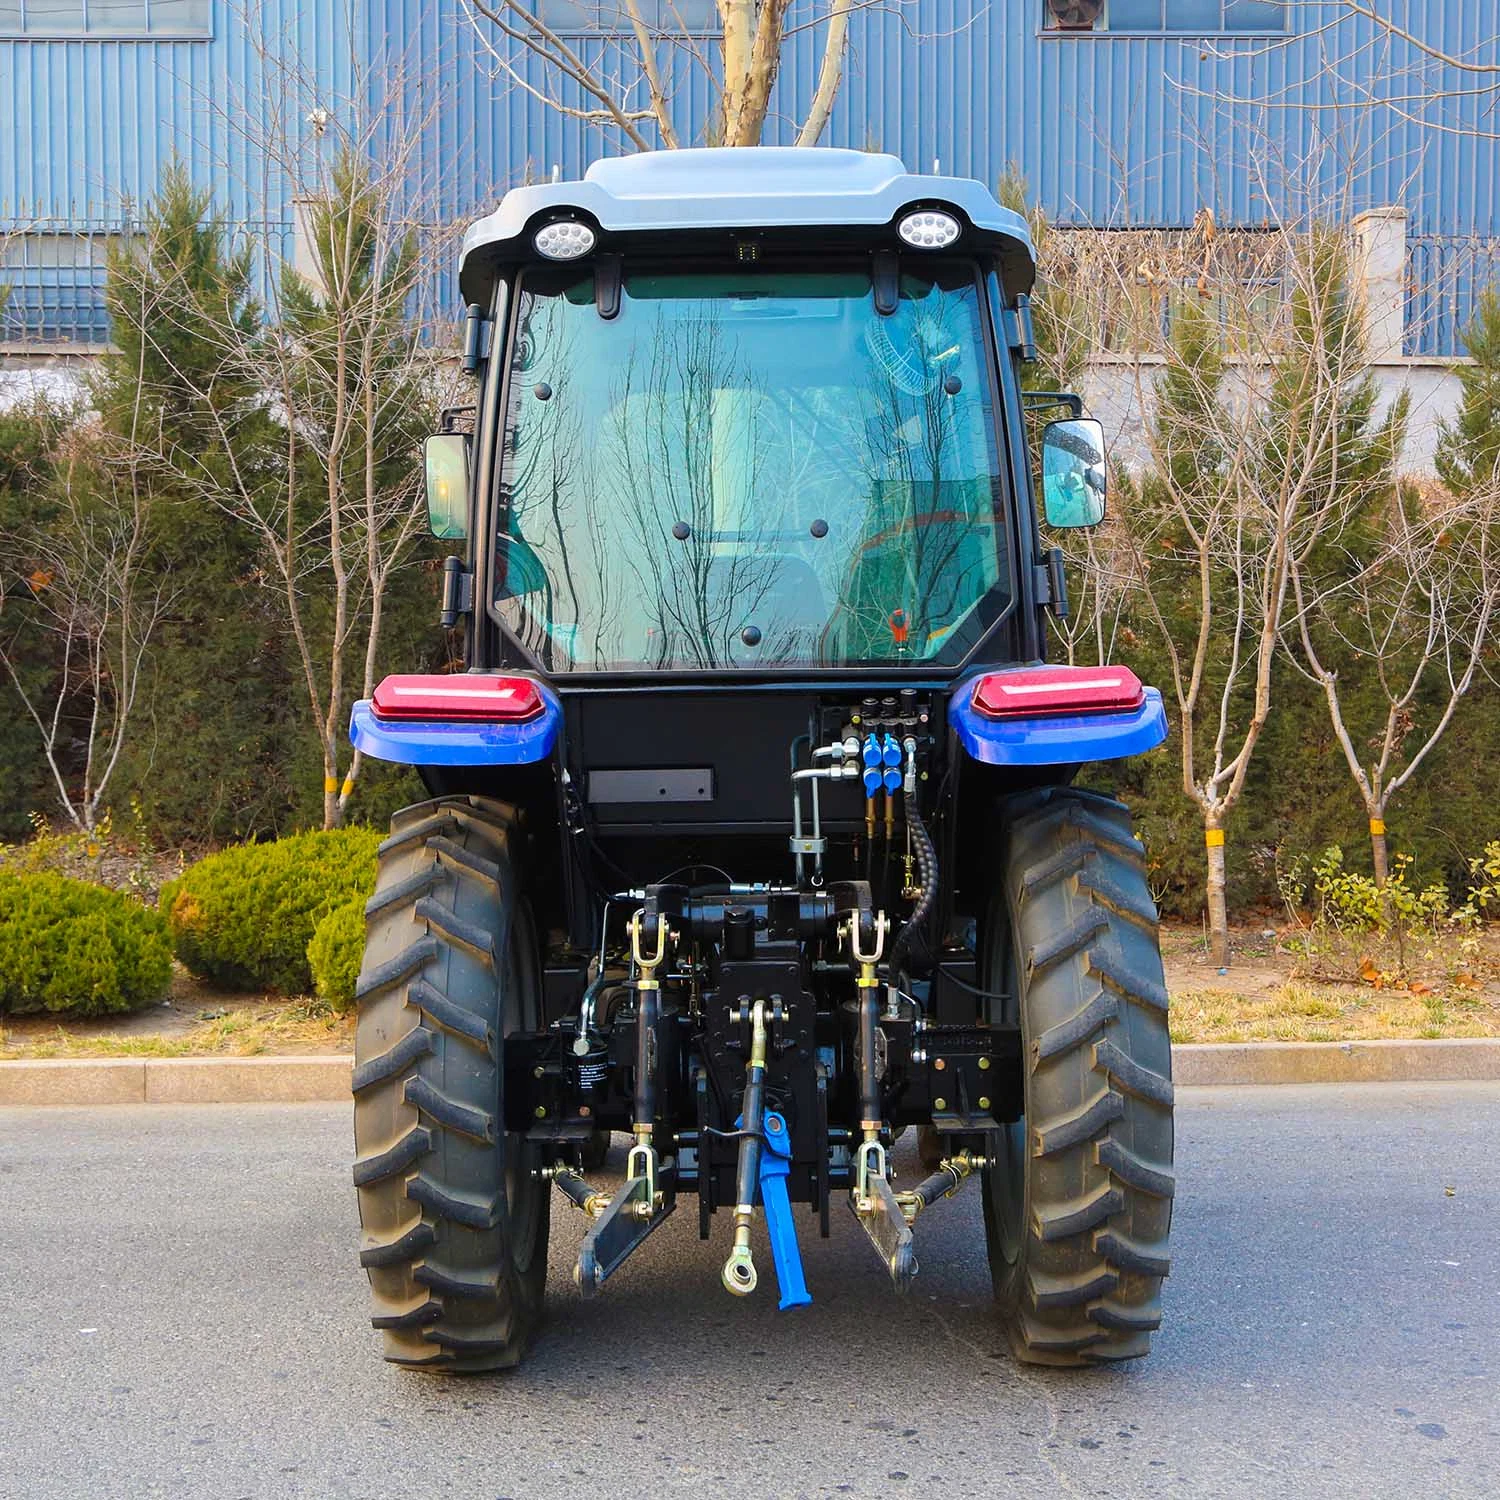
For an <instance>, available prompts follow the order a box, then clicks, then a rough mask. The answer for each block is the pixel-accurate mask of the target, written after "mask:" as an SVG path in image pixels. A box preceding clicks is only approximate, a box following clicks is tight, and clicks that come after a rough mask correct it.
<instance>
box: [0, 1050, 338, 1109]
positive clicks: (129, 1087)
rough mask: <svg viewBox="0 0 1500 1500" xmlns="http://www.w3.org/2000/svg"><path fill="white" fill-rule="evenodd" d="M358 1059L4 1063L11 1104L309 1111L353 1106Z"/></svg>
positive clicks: (0, 1083)
mask: <svg viewBox="0 0 1500 1500" xmlns="http://www.w3.org/2000/svg"><path fill="white" fill-rule="evenodd" d="M352 1066H353V1059H352V1058H350V1057H347V1056H344V1055H341V1054H337V1053H335V1054H331V1055H322V1056H318V1057H147V1058H136V1057H120V1058H114V1057H109V1058H91V1057H84V1058H71V1057H70V1058H41V1059H37V1060H35V1061H29V1062H4V1063H0V1105H6V1104H310V1103H328V1102H332V1101H336V1100H347V1099H348V1098H349V1070H350V1068H351V1067H352Z"/></svg>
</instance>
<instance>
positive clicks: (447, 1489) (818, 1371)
mask: <svg viewBox="0 0 1500 1500" xmlns="http://www.w3.org/2000/svg"><path fill="white" fill-rule="evenodd" d="M616 1139H617V1140H618V1139H619V1138H618V1137H617V1138H616ZM1497 1140H1500V1085H1489V1084H1447V1085H1437V1086H1424V1085H1405V1086H1394V1087H1380V1086H1375V1085H1369V1084H1365V1085H1358V1086H1355V1087H1352V1088H1347V1089H1343V1090H1335V1089H1323V1088H1277V1089H1248V1088H1240V1089H1223V1090H1184V1091H1183V1093H1182V1095H1181V1098H1180V1108H1179V1164H1180V1168H1181V1177H1180V1182H1181V1185H1182V1186H1181V1189H1180V1193H1179V1197H1178V1199H1177V1220H1176V1224H1175V1226H1174V1229H1175V1233H1174V1245H1173V1250H1174V1271H1173V1275H1172V1278H1171V1281H1170V1282H1169V1283H1168V1292H1169V1295H1168V1298H1167V1323H1166V1326H1165V1327H1164V1329H1163V1331H1162V1333H1161V1334H1160V1335H1159V1336H1158V1343H1157V1346H1156V1349H1155V1351H1154V1353H1153V1354H1152V1355H1151V1357H1150V1358H1149V1359H1148V1360H1145V1361H1137V1362H1135V1363H1133V1364H1131V1365H1128V1366H1125V1367H1123V1368H1120V1369H1114V1370H1111V1369H1104V1370H1097V1371H1089V1372H1084V1373H1071V1372H1060V1373H1059V1372H1038V1371H1034V1370H1026V1369H1022V1368H1020V1367H1018V1366H1017V1365H1016V1364H1015V1363H1014V1362H1013V1361H1012V1360H1011V1358H1010V1357H1009V1355H1008V1354H1007V1353H1006V1352H1005V1350H1004V1348H1003V1346H1002V1344H1001V1341H1000V1340H999V1338H998V1337H997V1332H996V1328H995V1324H994V1321H993V1318H992V1315H991V1313H990V1311H989V1308H988V1305H987V1302H988V1285H987V1273H986V1270H985V1266H984V1251H983V1235H982V1231H981V1228H980V1223H979V1213H978V1209H979V1204H978V1198H977V1192H976V1193H975V1195H974V1196H973V1197H963V1198H959V1199H956V1200H954V1201H952V1202H950V1203H946V1204H942V1205H939V1207H938V1208H936V1209H934V1210H933V1211H932V1212H931V1213H930V1214H928V1215H927V1216H925V1217H924V1218H923V1219H922V1220H921V1222H920V1223H919V1224H918V1226H917V1229H918V1236H919V1242H918V1243H919V1251H920V1254H921V1262H922V1272H921V1275H920V1276H919V1278H918V1280H917V1285H916V1289H915V1291H914V1293H913V1295H912V1296H911V1297H910V1298H908V1299H906V1300H898V1299H897V1298H896V1297H895V1296H894V1295H893V1294H892V1292H891V1291H890V1289H889V1284H888V1282H887V1280H886V1278H885V1275H884V1272H883V1271H882V1270H881V1269H880V1267H879V1266H878V1265H877V1263H876V1261H875V1259H874V1256H873V1252H871V1251H870V1249H869V1248H868V1246H867V1245H866V1243H865V1242H864V1240H863V1237H862V1235H860V1234H859V1232H858V1230H857V1228H856V1226H855V1225H854V1223H853V1221H852V1220H851V1219H849V1218H848V1216H847V1214H845V1213H843V1212H842V1211H840V1212H839V1213H838V1214H837V1215H836V1218H835V1231H834V1237H833V1239H832V1240H831V1241H828V1242H826V1243H825V1242H820V1241H819V1240H817V1239H816V1238H815V1237H806V1236H805V1238H804V1245H805V1250H806V1260H807V1274H808V1281H809V1284H810V1285H811V1288H812V1290H813V1294H814V1296H815V1298H816V1302H815V1305H814V1306H813V1307H812V1308H809V1309H807V1310H805V1311H804V1312H801V1313H797V1314H778V1313H777V1312H776V1311H775V1304H774V1298H773V1297H772V1296H771V1295H770V1292H769V1288H770V1285H771V1277H770V1276H769V1274H766V1275H765V1278H764V1281H763V1285H762V1291H761V1292H760V1293H759V1294H757V1296H756V1297H754V1298H753V1299H750V1300H748V1301H735V1300H732V1299H730V1298H729V1297H728V1296H727V1295H726V1294H725V1293H724V1292H723V1291H721V1289H720V1287H719V1266H720V1264H721V1262H722V1259H723V1256H724V1254H725V1250H726V1248H727V1245H728V1241H729V1226H728V1222H727V1220H725V1222H724V1223H723V1224H722V1225H720V1226H718V1227H719V1229H720V1230H721V1233H720V1234H719V1236H718V1238H717V1239H716V1240H715V1241H714V1242H712V1243H711V1244H708V1245H704V1244H700V1243H699V1241H698V1239H697V1233H696V1214H695V1213H693V1212H692V1211H691V1209H692V1204H691V1201H689V1204H688V1211H687V1212H684V1211H682V1210H679V1213H678V1215H677V1218H676V1219H675V1220H674V1221H673V1222H671V1223H669V1224H668V1225H667V1226H665V1227H664V1228H663V1229H662V1230H661V1231H660V1232H659V1233H658V1234H657V1235H656V1236H655V1237H654V1238H653V1239H652V1240H651V1241H649V1242H648V1243H647V1245H646V1246H645V1247H644V1248H643V1249H642V1251H641V1252H640V1253H639V1255H638V1257H637V1258H636V1260H635V1261H633V1262H632V1263H631V1264H630V1265H628V1266H627V1267H625V1268H624V1269H623V1270H622V1271H621V1272H620V1273H619V1274H618V1275H617V1276H616V1278H615V1279H614V1280H613V1281H612V1282H611V1283H610V1285H609V1287H608V1288H607V1289H606V1293H605V1295H604V1297H603V1298H602V1299H601V1300H599V1301H596V1302H593V1303H590V1304H583V1303H581V1302H580V1301H579V1300H578V1297H577V1295H576V1293H575V1292H574V1290H573V1287H572V1282H571V1279H570V1277H569V1275H568V1271H569V1267H570V1265H571V1257H572V1254H573V1248H574V1246H575V1245H576V1239H577V1233H578V1229H579V1226H580V1225H581V1223H582V1220H581V1219H580V1218H578V1217H577V1216H575V1215H573V1214H572V1213H571V1212H566V1213H565V1211H564V1210H563V1209H561V1208H559V1209H558V1210H557V1213H556V1216H555V1219H554V1251H553V1286H554V1291H553V1293H552V1308H551V1321H550V1324H549V1326H548V1328H547V1329H546V1331H545V1333H544V1335H543V1339H542V1342H541V1344H540V1347H539V1348H538V1350H537V1351H536V1353H535V1354H534V1356H533V1358H532V1359H531V1361H530V1362H529V1363H528V1364H527V1365H526V1366H524V1367H523V1369H522V1370H521V1371H520V1372H519V1373H513V1374H509V1375H505V1376H498V1377H482V1378H477V1379H466V1380H465V1379H454V1378H451V1377H448V1378H441V1377H440V1378H433V1377H431V1376H422V1375H419V1374H414V1373H410V1372H406V1371H402V1370H399V1369H397V1368H395V1367H392V1366H388V1365H385V1364H384V1363H383V1362H382V1361H381V1360H380V1358H379V1355H378V1351H377V1336H376V1335H374V1334H372V1333H371V1332H370V1331H369V1329H368V1327H367V1325H366V1322H365V1317H366V1308H365V1286H364V1277H363V1273H362V1272H361V1271H360V1270H359V1269H358V1266H357V1264H356V1263H355V1259H354V1249H355V1245H356V1228H355V1224H356V1221H355V1211H354V1194H353V1190H352V1188H351V1187H350V1186H349V1157H350V1126H349V1111H348V1109H346V1108H339V1107H330V1106H324V1105H306V1106H270V1105H267V1106H255V1107H244V1108H241V1107H202V1108H167V1107H132V1108H122V1109H91V1110H61V1109H54V1110H0V1350H3V1354H4V1360H3V1375H0V1379H3V1381H4V1390H3V1394H0V1496H4V1497H6V1500H9V1497H27V1500H30V1497H38V1496H40V1497H52V1496H60V1497H74V1496H79V1497H83V1496H87V1497H90V1500H94V1497H98V1500H125V1497H135V1496H157V1495H162V1496H194V1497H199V1496H202V1497H213V1500H236V1497H240V1496H244V1497H254V1500H279V1497H283V1496H287V1497H290V1496H312V1497H319V1500H322V1497H334V1496H361V1497H364V1496H369V1497H375V1496H400V1497H429V1496H430V1497H438V1496H442V1497H451V1500H471V1497H474V1500H497V1497H501V1496H506V1497H514V1500H532V1497H543V1496H569V1497H577V1500H588V1497H594V1496H603V1497H630V1496H647V1495H650V1496H657V1495H677V1494H682V1495H694V1494H699V1495H708V1496H712V1497H714V1500H730V1497H733V1500H746V1497H761V1496H766V1497H769V1496H802V1495H809V1496H812V1495H827V1494H837V1495H851V1496H875V1495H879V1496H883V1497H892V1496H905V1495H919V1494H920V1495H942V1496H945V1497H949V1496H970V1495H974V1496H980V1495H983V1496H1007V1495H1017V1496H1051V1495H1087V1496H1095V1495H1099V1496H1103V1495H1109V1496H1147V1495H1151V1496H1156V1495H1161V1496H1189V1495H1190V1496H1212V1497H1230V1496H1240V1495H1245V1496H1256V1497H1269V1496H1276V1497H1285V1496H1303V1495H1307V1496H1314V1495H1316V1496H1319V1497H1344V1496H1352V1497H1364V1496H1370V1497H1377V1496H1401V1497H1403V1500H1409V1497H1413V1496H1420V1497H1422V1500H1429V1497H1448V1496H1485V1497H1490V1496H1493V1495H1495V1494H1496V1493H1497V1492H1500V1399H1497V1398H1500V1257H1497V1249H1500V1154H1497V1151H1496V1142H1497ZM622 1155H623V1153H621V1152H619V1151H618V1150H617V1151H616V1153H615V1156H614V1158H613V1159H612V1163H611V1164H612V1166H615V1167H618V1166H619V1165H621V1158H622ZM905 1165H906V1166H907V1167H908V1169H911V1168H912V1167H913V1166H914V1163H913V1162H912V1161H910V1160H908V1161H907V1162H906V1163H905ZM799 1222H800V1223H803V1224H804V1225H805V1223H806V1221H805V1220H799ZM762 1254H763V1252H762ZM766 1271H767V1273H768V1272H769V1264H768V1263H767V1265H766Z"/></svg>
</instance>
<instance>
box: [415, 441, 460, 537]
mask: <svg viewBox="0 0 1500 1500" xmlns="http://www.w3.org/2000/svg"><path fill="white" fill-rule="evenodd" d="M422 456H423V459H424V460H425V463H426V469H427V529H428V530H429V531H431V532H432V534H433V536H437V537H444V538H446V539H448V540H452V541H461V540H462V539H463V538H464V537H465V536H467V535H468V531H469V436H468V434H467V433H464V432H440V433H438V434H436V435H435V436H433V437H430V438H428V439H427V442H426V443H425V444H424V445H423V449H422Z"/></svg>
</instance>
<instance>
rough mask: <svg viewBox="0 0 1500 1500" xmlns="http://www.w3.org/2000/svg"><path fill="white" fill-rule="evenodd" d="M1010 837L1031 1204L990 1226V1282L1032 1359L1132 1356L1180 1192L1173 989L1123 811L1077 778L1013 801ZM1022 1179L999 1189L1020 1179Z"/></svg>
mask: <svg viewBox="0 0 1500 1500" xmlns="http://www.w3.org/2000/svg"><path fill="white" fill-rule="evenodd" d="M1004 836H1005V845H1006V847H1005V858H1004V868H1005V872H1006V873H1005V892H1004V902H1005V904H1004V906H1003V907H1002V908H1001V910H1002V911H1008V920H1009V923H1010V939H1009V941H1010V943H1011V945H1012V951H1013V952H1014V953H1015V954H1016V955H1017V959H1016V966H1017V968H1018V969H1019V970H1020V973H1019V975H1018V983H1019V985H1020V988H1021V991H1022V994H1021V1010H1022V1015H1021V1020H1022V1031H1023V1041H1024V1043H1025V1045H1024V1046H1023V1049H1022V1062H1021V1066H1022V1068H1023V1069H1024V1070H1025V1080H1026V1089H1027V1092H1026V1139H1025V1149H1024V1151H1022V1152H1021V1156H1020V1163H1021V1166H1020V1169H1021V1170H1023V1171H1024V1173H1025V1174H1026V1180H1025V1195H1026V1197H1025V1201H1026V1203H1027V1205H1028V1211H1027V1213H1026V1214H1025V1215H1024V1216H1023V1218H1022V1219H1021V1220H1020V1229H1019V1235H1020V1238H1019V1241H1016V1242H1012V1248H1011V1249H1001V1248H999V1246H998V1241H997V1240H995V1239H992V1242H991V1261H992V1265H994V1266H995V1280H996V1293H997V1296H998V1297H999V1300H1000V1302H1001V1305H1002V1309H1003V1311H1004V1315H1005V1318H1006V1324H1007V1328H1008V1331H1009V1334H1010V1340H1011V1344H1012V1347H1013V1348H1014V1349H1015V1350H1016V1352H1017V1354H1018V1355H1019V1356H1020V1357H1021V1358H1022V1359H1024V1360H1028V1361H1033V1362H1037V1363H1042V1364H1054V1365H1085V1364H1090V1363H1094V1362H1096V1361H1097V1362H1108V1361H1114V1360H1118V1359H1129V1358H1135V1357H1137V1356H1139V1355H1142V1354H1145V1353H1146V1352H1147V1351H1148V1349H1149V1346H1150V1334H1151V1332H1152V1331H1153V1330H1154V1329H1156V1328H1157V1327H1158V1326H1159V1324H1160V1322H1161V1283H1162V1278H1163V1277H1165V1276H1166V1275H1167V1273H1168V1271H1169V1269H1170V1259H1169V1256H1168V1253H1167V1241H1168V1234H1169V1230H1170V1224H1171V1209H1172V1197H1173V1189H1174V1182H1173V1177H1172V1170H1171V1169H1172V1104H1173V1093H1172V1081H1171V1043H1170V1038H1169V1036H1168V1033H1167V991H1166V986H1165V983H1164V982H1163V977H1162V969H1161V954H1160V948H1159V945H1158V942H1157V917H1156V908H1155V905H1154V903H1153V901H1152V899H1151V893H1150V889H1149V887H1148V885H1147V881H1146V866H1145V856H1144V850H1143V848H1142V846H1141V844H1140V842H1139V840H1137V839H1136V838H1135V836H1134V834H1133V833H1132V832H1131V828H1130V815H1129V812H1128V810H1127V809H1126V808H1124V807H1123V806H1122V805H1121V804H1119V803H1118V802H1115V801H1114V800H1112V799H1110V798H1107V797H1103V796H1100V795H1098V794H1096V793H1090V792H1085V791H1081V790H1078V789H1075V788H1071V787H1050V788H1043V789H1040V790H1038V791H1034V792H1028V793H1023V794H1020V795H1019V796H1017V797H1015V798H1012V799H1011V801H1010V802H1009V803H1008V804H1007V805H1006V807H1005V809H1004ZM1001 987H1004V986H1003V985H1002V986H1001ZM996 1180H997V1181H998V1180H999V1178H998V1177H997V1179H996ZM1017 1181H1018V1179H1016V1178H1014V1177H1011V1178H1009V1179H1008V1185H1006V1186H1004V1187H1003V1188H1002V1187H996V1188H995V1189H994V1191H996V1192H999V1191H1002V1190H1004V1191H1007V1192H1012V1193H1014V1192H1018V1191H1019V1189H1018V1188H1017V1186H1016V1183H1017ZM990 1191H991V1186H990V1183H989V1182H988V1181H987V1183H986V1192H987V1193H989V1192H990ZM986 1223H987V1226H989V1227H991V1230H992V1233H993V1234H996V1235H998V1233H999V1230H998V1229H996V1228H994V1226H993V1225H991V1224H990V1218H989V1216H988V1214H987V1218H986ZM1014 1232H1015V1231H1006V1233H1007V1234H1011V1233H1014Z"/></svg>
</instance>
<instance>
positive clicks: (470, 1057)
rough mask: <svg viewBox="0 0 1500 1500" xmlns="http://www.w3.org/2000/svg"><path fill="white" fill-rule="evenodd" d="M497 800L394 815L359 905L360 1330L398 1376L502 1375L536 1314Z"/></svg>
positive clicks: (538, 1213)
mask: <svg viewBox="0 0 1500 1500" xmlns="http://www.w3.org/2000/svg"><path fill="white" fill-rule="evenodd" d="M513 828H514V815H513V814H512V812H511V810H510V809H509V808H508V807H507V806H506V805H505V804H503V803H498V802H490V801H485V800H482V799H480V798H463V797H449V798H442V799H439V800H437V801H433V802H425V803H421V804H419V805H417V806H415V807H409V808H407V809H405V811H403V812H399V813H397V814H396V816H395V818H393V819H392V821H391V836H390V837H389V838H388V839H386V840H385V842H384V843H383V844H381V846H380V861H379V874H378V876H377V880H376V886H375V894H374V896H372V897H371V899H370V901H369V903H368V905H367V906H366V908H365V916H366V942H365V956H364V964H363V967H362V968H361V970H360V976H359V983H358V987H357V990H356V996H357V1003H358V1007H359V1010H358V1018H357V1024H356V1028H355V1040H354V1141H355V1155H356V1160H355V1164H354V1181H355V1184H356V1186H357V1187H358V1190H359V1216H360V1224H361V1225H362V1227H363V1229H364V1236H363V1240H362V1244H361V1249H360V1263H361V1264H362V1265H363V1266H364V1267H365V1269H366V1270H367V1271H368V1273H369V1277H370V1287H371V1290H372V1292H373V1293H374V1302H375V1311H374V1316H373V1317H372V1319H371V1321H372V1322H373V1324H374V1326H375V1327H376V1328H378V1329H380V1330H381V1331H382V1333H383V1334H384V1338H385V1357H386V1358H387V1359H389V1360H392V1361H395V1362H396V1363H398V1364H407V1365H423V1366H432V1367H435V1368H439V1369H445V1370H459V1371H477V1370H493V1369H498V1368H500V1367H502V1366H507V1365H514V1364H516V1363H517V1362H518V1361H519V1360H520V1358H521V1356H522V1355H523V1354H524V1352H525V1349H526V1345H527V1343H528V1341H529V1339H530V1337H531V1334H532V1332H533V1330H534V1329H535V1327H536V1324H537V1322H538V1320H539V1318H540V1316H541V1311H542V1299H543V1286H544V1282H545V1279H546V1274H547V1232H548V1227H549V1204H548V1192H547V1184H546V1182H545V1180H543V1179H542V1178H540V1177H538V1176H537V1175H535V1172H534V1170H533V1169H534V1167H535V1166H536V1165H537V1155H536V1152H535V1149H534V1148H532V1147H528V1146H527V1145H526V1143H525V1141H524V1139H523V1138H522V1137H520V1136H518V1135H507V1134H506V1133H505V1128H504V1120H505V1115H504V1109H503V1106H502V1098H501V1088H502V1080H503V1077H504V1071H503V1062H504V1038H505V1034H506V1033H507V1032H510V1031H514V1030H517V1029H530V1028H533V1027H535V1026H536V1025H537V1024H538V1023H539V1017H540V984H539V977H538V976H539V965H538V960H537V952H536V939H535V934H534V932H533V929H532V925H531V916H530V912H529V909H528V908H527V906H526V903H525V901H524V899H523V898H522V896H521V895H520V891H519V888H518V882H517V878H516V874H515V870H514V867H513V864H512V860H511V853H510V842H511V838H512V831H513Z"/></svg>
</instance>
